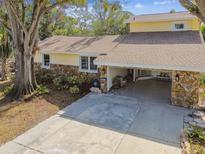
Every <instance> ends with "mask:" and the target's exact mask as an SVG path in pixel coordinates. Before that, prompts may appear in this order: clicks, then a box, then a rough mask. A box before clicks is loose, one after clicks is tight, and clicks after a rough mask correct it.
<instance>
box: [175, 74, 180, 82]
mask: <svg viewBox="0 0 205 154" xmlns="http://www.w3.org/2000/svg"><path fill="white" fill-rule="evenodd" d="M175 80H176V81H177V82H178V81H179V74H176V76H175Z"/></svg>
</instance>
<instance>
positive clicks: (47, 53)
mask: <svg viewBox="0 0 205 154" xmlns="http://www.w3.org/2000/svg"><path fill="white" fill-rule="evenodd" d="M127 23H128V25H129V31H130V32H129V34H127V35H114V36H100V37H67V36H53V37H51V38H48V39H46V40H44V41H42V42H40V44H39V46H40V51H39V53H38V54H37V55H36V57H35V62H36V63H39V64H40V66H41V67H42V68H46V69H55V70H63V71H64V72H69V71H70V70H75V71H76V72H79V73H80V72H87V73H90V74H96V76H99V80H100V83H101V90H102V91H103V92H108V91H109V90H110V89H111V88H112V84H113V82H112V81H113V78H114V77H116V76H119V75H120V76H126V75H127V74H128V73H130V74H131V75H132V77H133V81H134V82H137V81H138V80H139V79H147V78H161V79H163V78H164V79H168V80H169V82H170V84H171V89H170V93H171V98H170V101H171V102H172V104H175V105H181V106H195V105H197V104H198V103H199V95H200V93H199V89H200V81H199V80H200V76H201V74H203V73H204V72H205V46H204V40H203V37H202V34H201V32H200V30H199V29H200V22H199V20H198V19H197V18H196V17H195V16H193V15H191V14H190V13H188V12H178V13H162V14H151V15H139V16H133V17H131V18H130V19H129V20H128V21H127Z"/></svg>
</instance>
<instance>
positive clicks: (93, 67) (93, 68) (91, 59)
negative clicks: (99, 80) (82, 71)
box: [90, 57, 97, 70]
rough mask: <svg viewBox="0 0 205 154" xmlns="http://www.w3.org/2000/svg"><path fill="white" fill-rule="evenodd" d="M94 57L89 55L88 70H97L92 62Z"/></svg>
mask: <svg viewBox="0 0 205 154" xmlns="http://www.w3.org/2000/svg"><path fill="white" fill-rule="evenodd" d="M95 58H96V57H90V70H97V65H95V64H94V60H95Z"/></svg>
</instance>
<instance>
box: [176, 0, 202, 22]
mask: <svg viewBox="0 0 205 154" xmlns="http://www.w3.org/2000/svg"><path fill="white" fill-rule="evenodd" d="M179 1H180V3H181V4H182V5H183V6H184V7H185V8H186V9H187V10H188V11H189V12H190V13H192V14H194V15H196V16H197V17H198V18H199V19H200V20H201V21H202V22H204V23H205V1H204V0H179Z"/></svg>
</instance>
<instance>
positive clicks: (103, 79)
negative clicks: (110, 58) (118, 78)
mask: <svg viewBox="0 0 205 154" xmlns="http://www.w3.org/2000/svg"><path fill="white" fill-rule="evenodd" d="M99 71H100V89H101V91H102V92H103V93H106V92H107V66H101V67H100V68H99Z"/></svg>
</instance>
